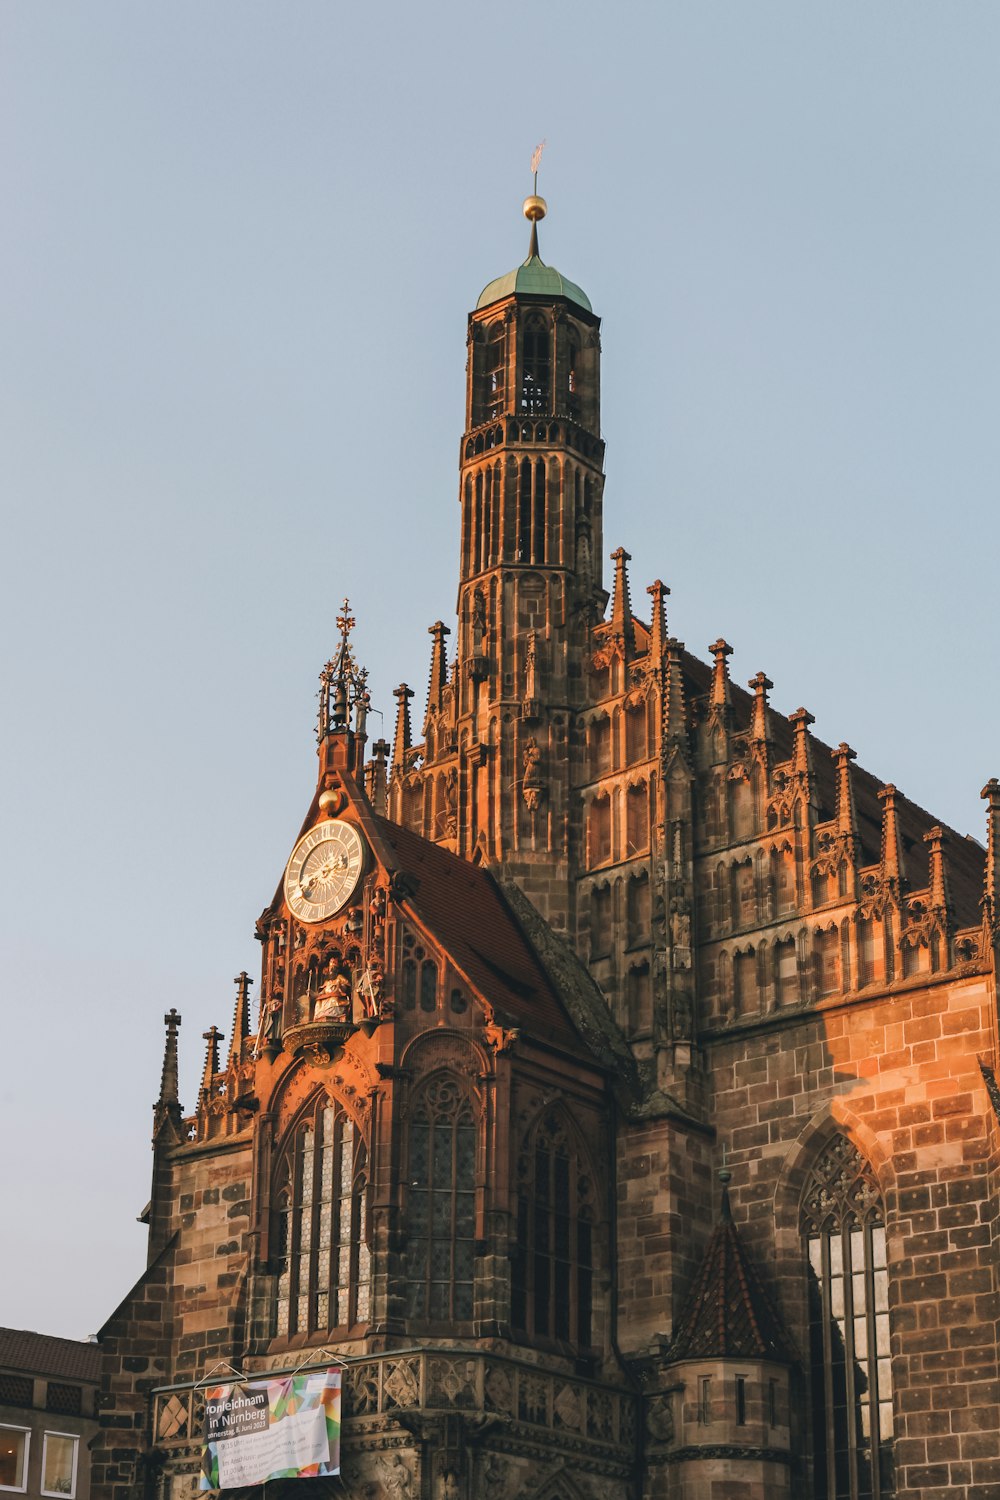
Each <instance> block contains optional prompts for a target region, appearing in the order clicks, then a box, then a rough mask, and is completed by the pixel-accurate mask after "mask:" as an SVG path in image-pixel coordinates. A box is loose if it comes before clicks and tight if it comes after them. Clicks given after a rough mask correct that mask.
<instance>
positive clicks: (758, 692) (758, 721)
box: [747, 672, 774, 746]
mask: <svg viewBox="0 0 1000 1500" xmlns="http://www.w3.org/2000/svg"><path fill="white" fill-rule="evenodd" d="M747 686H748V687H751V688H753V692H754V700H753V708H752V709H751V712H750V738H751V740H753V742H754V744H755V745H759V746H764V745H766V744H767V742H768V738H769V736H768V732H767V695H768V693H769V692H770V691H771V689H772V688H773V687H774V683H773V682H772V681H771V679H770V677H768V676H766V674H765V673H763V672H758V673H757V675H756V676H755V677H751V679H750V681H749V682H748V683H747Z"/></svg>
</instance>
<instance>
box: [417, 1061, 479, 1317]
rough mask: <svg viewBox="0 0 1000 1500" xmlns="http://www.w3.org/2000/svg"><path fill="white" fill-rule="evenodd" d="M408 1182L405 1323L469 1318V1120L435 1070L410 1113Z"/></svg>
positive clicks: (455, 1087)
mask: <svg viewBox="0 0 1000 1500" xmlns="http://www.w3.org/2000/svg"><path fill="white" fill-rule="evenodd" d="M407 1181H408V1183H409V1192H408V1200H407V1230H408V1238H407V1248H406V1282H407V1288H406V1293H407V1312H408V1315H409V1316H410V1317H411V1318H417V1319H433V1320H435V1321H448V1322H467V1321H468V1320H469V1319H471V1317H472V1309H473V1290H474V1248H475V1219H476V1214H475V1189H476V1120H475V1114H474V1111H473V1106H472V1099H471V1098H470V1095H469V1091H468V1089H467V1088H466V1087H465V1085H464V1084H463V1083H462V1082H461V1080H460V1079H458V1078H457V1077H455V1076H454V1075H453V1074H451V1073H446V1072H440V1073H436V1074H434V1075H432V1077H431V1078H430V1079H429V1080H428V1081H427V1082H426V1083H425V1084H424V1085H423V1087H422V1088H421V1089H420V1091H419V1093H418V1094H417V1097H416V1099H415V1101H414V1104H413V1108H412V1110H411V1114H410V1122H409V1130H408V1154H407Z"/></svg>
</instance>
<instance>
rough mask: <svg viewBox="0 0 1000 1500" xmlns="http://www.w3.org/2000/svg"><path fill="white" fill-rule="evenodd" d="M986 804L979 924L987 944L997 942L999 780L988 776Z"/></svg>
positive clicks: (999, 919) (999, 906)
mask: <svg viewBox="0 0 1000 1500" xmlns="http://www.w3.org/2000/svg"><path fill="white" fill-rule="evenodd" d="M980 795H981V796H982V798H983V800H984V802H985V803H986V809H987V811H986V870H985V873H984V878H983V921H984V923H985V926H986V937H987V941H988V942H989V943H991V944H996V943H998V942H1000V781H998V780H997V778H996V777H995V776H991V777H990V779H989V781H988V782H987V783H986V785H985V786H984V787H983V790H982V792H981V794H980Z"/></svg>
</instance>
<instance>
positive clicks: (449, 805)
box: [444, 766, 458, 838]
mask: <svg viewBox="0 0 1000 1500" xmlns="http://www.w3.org/2000/svg"><path fill="white" fill-rule="evenodd" d="M444 828H445V833H446V834H447V835H448V837H449V838H454V837H455V834H456V833H457V832H458V772H457V771H456V770H455V767H454V766H452V768H451V770H450V771H449V772H448V779H447V781H446V782H445V784H444Z"/></svg>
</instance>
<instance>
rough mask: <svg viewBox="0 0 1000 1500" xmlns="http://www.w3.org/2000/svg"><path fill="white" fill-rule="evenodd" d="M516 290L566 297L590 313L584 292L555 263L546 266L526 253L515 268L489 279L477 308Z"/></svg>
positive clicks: (539, 294) (532, 293)
mask: <svg viewBox="0 0 1000 1500" xmlns="http://www.w3.org/2000/svg"><path fill="white" fill-rule="evenodd" d="M515 292H522V293H527V294H528V295H529V296H532V297H566V298H567V299H568V300H569V301H570V302H575V303H576V305H577V307H582V308H584V309H585V310H586V311H587V312H589V313H592V312H593V311H594V309H593V308H592V307H591V305H590V298H589V297H588V296H587V294H586V292H584V291H582V290H581V288H580V287H578V286H577V284H576V282H575V281H570V280H569V279H568V278H567V277H565V276H563V275H561V274H560V272H559V271H557V270H556V268H555V266H547V265H546V264H545V262H544V261H543V260H542V259H541V257H540V256H538V255H529V256H528V259H527V260H526V261H525V262H524V264H523V265H520V266H518V267H517V268H516V270H513V271H508V272H507V275H506V276H498V277H497V279H496V281H491V282H490V284H489V286H487V287H484V288H483V290H482V292H481V293H480V295H479V301H478V302H477V303H476V311H477V312H478V311H479V310H480V308H483V307H489V305H490V303H491V302H500V301H501V300H502V299H503V298H504V297H511V296H513V295H514V293H515Z"/></svg>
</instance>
